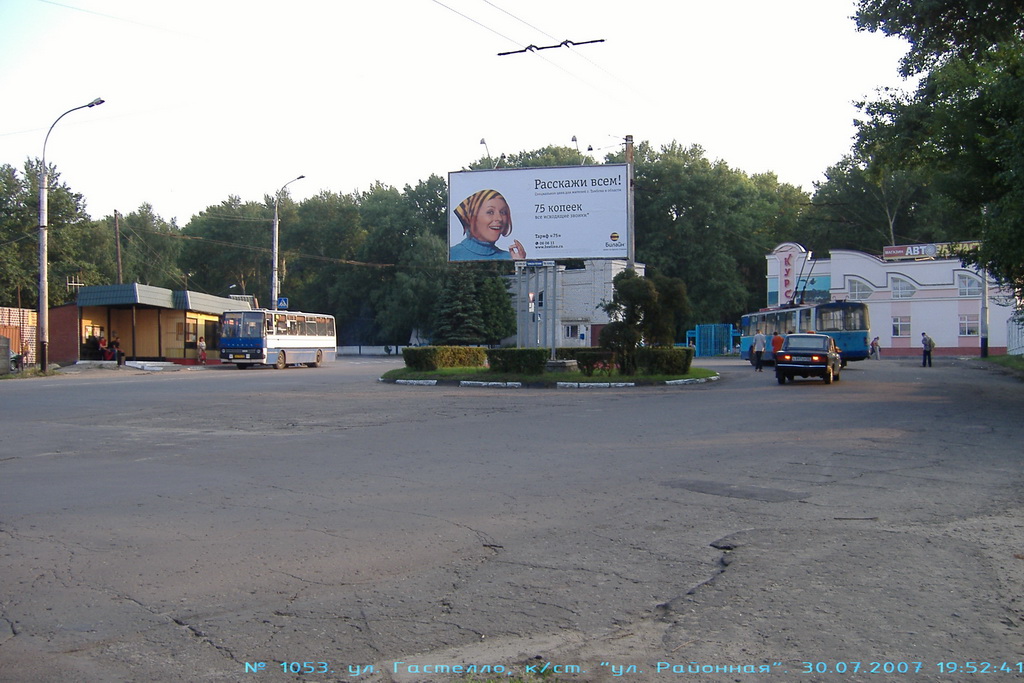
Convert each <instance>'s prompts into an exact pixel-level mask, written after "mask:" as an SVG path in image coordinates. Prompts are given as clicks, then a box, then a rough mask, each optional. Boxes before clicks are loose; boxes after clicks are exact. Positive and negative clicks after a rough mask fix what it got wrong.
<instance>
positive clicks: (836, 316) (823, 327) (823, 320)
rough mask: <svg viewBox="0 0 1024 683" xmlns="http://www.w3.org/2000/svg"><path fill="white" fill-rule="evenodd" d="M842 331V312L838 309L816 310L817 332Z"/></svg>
mask: <svg viewBox="0 0 1024 683" xmlns="http://www.w3.org/2000/svg"><path fill="white" fill-rule="evenodd" d="M842 329H843V311H842V309H839V308H819V309H818V328H817V331H818V332H839V331H841V330H842Z"/></svg>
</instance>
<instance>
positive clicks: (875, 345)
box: [869, 337, 882, 360]
mask: <svg viewBox="0 0 1024 683" xmlns="http://www.w3.org/2000/svg"><path fill="white" fill-rule="evenodd" d="M869 355H870V356H871V357H872V358H874V359H875V360H881V359H882V345H881V343H879V341H878V337H875V338H874V339H872V340H871V353H870V354H869Z"/></svg>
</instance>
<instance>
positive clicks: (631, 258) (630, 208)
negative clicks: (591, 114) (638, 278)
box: [626, 135, 636, 270]
mask: <svg viewBox="0 0 1024 683" xmlns="http://www.w3.org/2000/svg"><path fill="white" fill-rule="evenodd" d="M633 178H634V173H633V136H632V135H627V136H626V183H627V185H628V187H627V188H626V234H627V235H628V237H627V239H628V240H629V241H628V242H627V243H626V268H627V269H629V270H635V269H636V268H635V266H636V237H635V235H634V233H633V228H634V226H635V224H636V205H635V203H634V199H633Z"/></svg>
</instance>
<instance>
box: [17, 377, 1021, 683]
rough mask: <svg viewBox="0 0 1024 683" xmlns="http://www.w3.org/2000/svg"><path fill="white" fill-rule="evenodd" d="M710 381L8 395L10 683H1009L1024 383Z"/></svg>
mask: <svg viewBox="0 0 1024 683" xmlns="http://www.w3.org/2000/svg"><path fill="white" fill-rule="evenodd" d="M701 364H702V365H705V366H707V367H713V368H714V369H717V370H719V371H720V372H721V373H722V379H721V380H720V381H719V382H715V383H709V384H705V385H699V386H683V387H657V388H634V389H606V390H550V389H549V390H543V389H483V388H472V389H460V388H430V387H399V386H395V385H390V384H384V383H378V382H377V381H376V378H377V377H378V376H379V375H380V374H381V373H382V372H383V371H384V370H386V369H388V368H389V367H393V366H395V365H396V361H393V360H384V359H381V360H374V359H349V358H344V359H341V360H340V361H339V362H338V363H335V364H333V365H330V366H328V367H324V368H320V369H306V368H295V369H288V370H285V371H274V370H270V369H266V370H246V371H238V370H235V369H195V370H182V371H178V372H166V373H138V372H132V371H125V370H118V371H112V370H96V371H89V372H83V373H81V374H78V375H74V376H64V377H55V378H43V379H34V380H8V381H2V382H0V405H2V408H0V432H2V442H0V681H18V682H24V681H40V682H45V681H60V682H65V681H268V682H269V681H298V680H301V681H342V680H346V681H448V680H455V679H459V678H460V676H459V675H458V674H459V673H460V672H474V673H475V675H476V676H477V677H478V678H477V680H480V679H482V678H487V677H488V676H489V675H491V674H494V673H497V674H500V676H496V677H495V678H505V679H507V678H508V673H510V672H511V673H515V674H516V675H526V676H527V677H528V678H529V677H530V676H532V675H533V674H538V675H540V674H543V675H542V676H540V678H544V679H545V680H552V679H557V680H578V681H584V680H586V681H610V680H625V681H673V680H687V681H713V682H716V683H717V682H726V681H744V682H747V681H765V680H772V681H785V682H789V681H808V682H809V681H828V682H831V681H975V680H979V681H980V680H984V681H1002V680H1020V679H1024V664H1021V662H1024V613H1022V609H1024V605H1022V602H1021V601H1022V599H1024V598H1022V595H1024V590H1022V588H1024V514H1022V505H1021V503H1022V493H1021V491H1022V489H1021V483H1022V479H1024V477H1022V474H1024V470H1022V467H1021V458H1022V450H1024V448H1022V444H1024V438H1022V437H1024V424H1022V422H1024V383H1022V382H1021V380H1020V379H1018V378H1017V377H1014V376H1012V375H1007V374H1004V373H1002V372H1001V371H998V370H994V369H986V368H987V367H988V366H985V365H983V364H982V363H980V362H979V361H960V360H952V359H938V360H937V361H936V366H935V367H934V368H931V369H923V368H921V367H920V366H919V365H918V364H917V363H916V362H915V361H913V360H883V361H865V362H862V363H856V364H852V365H851V366H850V367H848V368H847V369H846V370H845V371H844V372H843V374H842V376H841V381H840V382H838V383H835V384H832V385H830V386H826V385H825V384H823V383H822V382H820V381H818V380H804V381H800V380H798V381H797V382H796V383H793V384H787V385H785V386H779V385H778V384H777V383H776V382H775V380H774V377H773V375H772V374H771V372H770V371H766V372H764V373H755V372H753V371H752V369H751V368H750V366H749V365H745V364H743V363H741V362H740V361H736V360H727V361H710V362H704V363H701ZM805 662H806V663H805ZM969 662H973V663H975V664H973V665H971V664H968V663H969ZM985 663H988V664H987V665H986V664H985ZM1004 663H1005V664H1004ZM971 666H973V667H974V668H975V670H979V668H980V669H982V670H983V671H984V672H982V671H978V673H974V672H972V671H970V667H971ZM460 667H462V668H460ZM538 680H539V679H538Z"/></svg>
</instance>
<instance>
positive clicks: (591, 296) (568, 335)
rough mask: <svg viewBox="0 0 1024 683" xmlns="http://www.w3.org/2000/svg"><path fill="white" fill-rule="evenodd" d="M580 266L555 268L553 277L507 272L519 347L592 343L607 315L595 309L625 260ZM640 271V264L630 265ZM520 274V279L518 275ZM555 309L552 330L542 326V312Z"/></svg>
mask: <svg viewBox="0 0 1024 683" xmlns="http://www.w3.org/2000/svg"><path fill="white" fill-rule="evenodd" d="M583 265H584V267H583V268H572V269H566V268H565V266H555V267H556V268H558V272H557V275H556V276H552V277H550V278H545V277H538V276H534V275H527V274H524V273H520V274H517V275H513V276H510V280H509V291H510V292H511V294H512V306H513V308H514V309H515V311H516V317H517V325H518V327H519V335H518V336H519V338H520V340H519V341H520V346H526V347H530V346H534V347H535V346H542V347H543V346H550V345H551V342H552V341H553V342H554V345H555V346H557V347H573V346H597V345H598V343H599V341H600V337H601V330H602V329H603V328H604V326H605V325H607V324H608V323H609V322H611V320H609V318H608V315H607V314H606V313H605V312H604V311H603V310H601V309H600V308H598V306H600V304H601V303H603V302H605V301H611V299H612V294H613V293H614V288H613V280H614V279H615V276H616V275H618V274H619V273H621V272H622V271H624V270H626V269H627V268H628V264H627V262H626V261H625V259H587V260H585V261H584V262H583ZM634 269H635V270H636V272H637V274H638V275H641V276H643V274H644V271H645V267H644V265H643V264H642V263H637V264H635V265H634ZM520 278H523V279H520ZM552 306H553V307H554V308H555V313H554V321H555V322H554V323H553V325H554V328H555V329H554V334H548V333H546V332H547V331H546V330H545V329H544V325H545V323H544V319H545V318H544V315H545V313H547V311H548V310H550V307H552Z"/></svg>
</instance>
